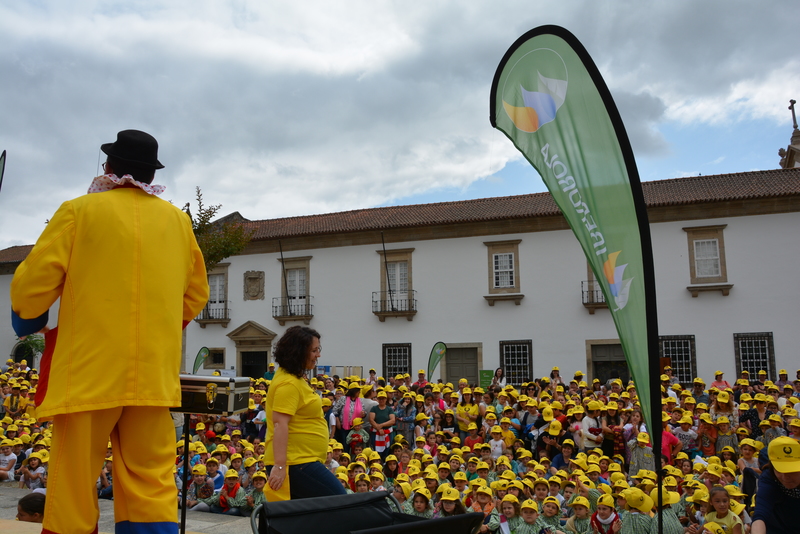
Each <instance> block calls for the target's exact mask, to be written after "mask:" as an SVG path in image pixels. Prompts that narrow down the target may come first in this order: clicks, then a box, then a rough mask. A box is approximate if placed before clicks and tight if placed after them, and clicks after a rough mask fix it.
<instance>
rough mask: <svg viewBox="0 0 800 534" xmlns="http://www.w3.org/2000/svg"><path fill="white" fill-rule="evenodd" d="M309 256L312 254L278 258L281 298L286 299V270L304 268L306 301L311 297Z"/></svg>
mask: <svg viewBox="0 0 800 534" xmlns="http://www.w3.org/2000/svg"><path fill="white" fill-rule="evenodd" d="M311 258H313V256H299V257H297V258H284V259H280V258H278V261H279V262H281V264H282V267H281V299H282V300H284V301H285V300H286V299H287V297H288V295H287V294H286V277H285V275H286V271H288V270H289V269H305V270H306V302H307V303H308V299H309V298H310V297H311Z"/></svg>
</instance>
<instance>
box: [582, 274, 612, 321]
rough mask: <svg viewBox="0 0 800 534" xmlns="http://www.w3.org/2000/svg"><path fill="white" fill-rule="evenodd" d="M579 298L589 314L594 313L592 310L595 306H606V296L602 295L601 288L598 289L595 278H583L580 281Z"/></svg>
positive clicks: (598, 284) (598, 285)
mask: <svg viewBox="0 0 800 534" xmlns="http://www.w3.org/2000/svg"><path fill="white" fill-rule="evenodd" d="M581 300H582V301H583V305H584V306H585V307H586V309H587V310H589V314H590V315H594V311H595V310H596V309H597V308H608V304H606V297H605V295H603V290H602V289H600V283H599V282H598V281H597V280H584V281H583V282H581Z"/></svg>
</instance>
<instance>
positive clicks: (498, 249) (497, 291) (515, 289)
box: [483, 239, 522, 295]
mask: <svg viewBox="0 0 800 534" xmlns="http://www.w3.org/2000/svg"><path fill="white" fill-rule="evenodd" d="M520 243H522V239H510V240H504V241H484V243H483V244H484V245H486V252H487V262H488V271H487V276H488V283H489V284H488V285H489V294H490V295H502V294H509V293H519V292H520V287H521V282H520V275H519V244H520ZM509 253H510V254H513V255H514V285H513V286H510V287H494V256H495V254H509Z"/></svg>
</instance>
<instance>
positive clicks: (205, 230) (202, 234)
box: [183, 187, 255, 271]
mask: <svg viewBox="0 0 800 534" xmlns="http://www.w3.org/2000/svg"><path fill="white" fill-rule="evenodd" d="M196 192H197V211H196V212H195V214H194V215H192V211H191V206H190V203H189V202H187V203H186V205H185V206H184V207H183V211H185V212H186V213H187V214H188V215H189V218H190V219H191V220H192V229H193V230H194V235H195V238H196V239H197V244H198V245H199V246H200V250H202V251H203V258H204V259H205V262H206V270H208V271H210V270H211V269H213V268H214V266H215V265H216V264H218V263H219V262H221V261H222V260H224V259H225V258H228V257H230V256H233V255H235V254H238V253H239V252H241V251H242V250H244V248H245V247H246V246H247V243H249V242H250V238H251V237H252V236H253V232H254V231H255V229H254V228H248V227H247V225H246V223H245V222H246V221H245V219H243V218H242V217H241V216H238V213H237V214H235V215H237V216H238V217H232V216H230V215H229V216H227V217H223V218H222V219H219V220H218V221H213V219H214V216H215V215H216V214H217V213H218V212H219V210H220V209H221V208H222V204H216V205H212V206H206V205H204V204H203V193H202V192H201V191H200V188H199V187H197V188H196Z"/></svg>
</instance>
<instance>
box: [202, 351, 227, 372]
mask: <svg viewBox="0 0 800 534" xmlns="http://www.w3.org/2000/svg"><path fill="white" fill-rule="evenodd" d="M215 353H216V354H222V363H214V358H213V355H214V354H215ZM203 369H225V348H224V347H209V349H208V357H207V358H206V359H205V360H204V361H203Z"/></svg>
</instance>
